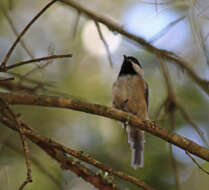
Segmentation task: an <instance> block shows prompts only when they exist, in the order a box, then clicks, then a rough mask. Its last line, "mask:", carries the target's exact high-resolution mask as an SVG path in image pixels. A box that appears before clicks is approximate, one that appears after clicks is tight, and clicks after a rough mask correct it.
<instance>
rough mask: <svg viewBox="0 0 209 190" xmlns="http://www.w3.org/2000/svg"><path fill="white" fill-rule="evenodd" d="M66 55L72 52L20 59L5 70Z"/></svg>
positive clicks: (70, 55) (68, 55)
mask: <svg viewBox="0 0 209 190" xmlns="http://www.w3.org/2000/svg"><path fill="white" fill-rule="evenodd" d="M67 57H72V54H64V55H52V56H47V57H40V58H36V59H30V60H27V61H21V62H19V63H15V64H13V65H9V66H7V67H6V70H9V69H13V68H15V67H19V66H22V65H25V64H28V63H34V62H40V61H46V60H50V59H60V58H67Z"/></svg>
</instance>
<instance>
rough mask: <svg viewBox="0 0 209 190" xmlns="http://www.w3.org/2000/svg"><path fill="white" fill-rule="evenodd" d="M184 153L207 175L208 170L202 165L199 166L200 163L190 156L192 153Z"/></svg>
mask: <svg viewBox="0 0 209 190" xmlns="http://www.w3.org/2000/svg"><path fill="white" fill-rule="evenodd" d="M185 153H186V154H187V155H188V156H189V157H190V158H191V159H192V161H193V162H194V163H195V164H196V165H197V167H198V168H199V169H201V170H202V171H203V172H205V173H206V174H208V175H209V172H208V171H207V170H205V169H204V168H202V167H201V166H200V164H199V163H198V162H197V161H196V160H195V159H194V158H193V157H192V155H191V154H190V153H189V152H188V151H185Z"/></svg>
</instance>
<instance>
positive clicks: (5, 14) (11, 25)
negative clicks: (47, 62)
mask: <svg viewBox="0 0 209 190" xmlns="http://www.w3.org/2000/svg"><path fill="white" fill-rule="evenodd" d="M2 12H3V14H4V16H5V18H6V20H7V22H8V23H9V25H10V27H11V29H12V31H13V32H14V34H15V36H16V37H17V38H18V36H19V34H18V31H17V29H16V28H15V25H14V23H13V21H12V19H11V18H10V16H9V14H8V13H7V12H6V11H5V10H4V9H3V8H2ZM20 45H21V46H22V47H23V49H24V50H25V52H26V53H27V54H28V55H29V57H30V58H31V59H34V56H33V55H32V53H31V52H30V50H29V49H28V48H27V46H26V45H25V42H24V41H23V39H20Z"/></svg>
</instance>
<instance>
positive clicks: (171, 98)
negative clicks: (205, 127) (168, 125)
mask: <svg viewBox="0 0 209 190" xmlns="http://www.w3.org/2000/svg"><path fill="white" fill-rule="evenodd" d="M158 60H159V62H160V65H161V67H162V70H163V75H164V77H165V81H166V85H167V88H168V98H169V101H172V102H173V103H174V104H175V106H176V107H177V108H178V109H179V110H180V111H181V113H182V115H183V117H184V118H185V120H187V121H188V122H189V123H190V124H191V126H192V127H193V128H194V129H195V131H196V132H197V134H198V135H199V136H200V138H201V139H202V141H203V142H204V143H205V144H206V145H207V147H209V143H208V141H207V140H206V138H205V137H204V134H203V133H202V131H201V130H200V129H199V127H198V126H197V125H196V123H195V122H194V121H193V119H192V118H191V117H190V115H189V113H188V112H187V111H186V110H185V108H184V107H183V106H182V105H181V104H180V103H179V101H178V100H177V98H176V95H175V93H174V91H173V88H172V86H171V81H170V76H169V73H168V70H167V68H166V67H165V65H164V63H163V60H162V58H160V57H159V56H158Z"/></svg>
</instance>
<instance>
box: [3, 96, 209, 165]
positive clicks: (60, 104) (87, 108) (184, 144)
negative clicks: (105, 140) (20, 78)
mask: <svg viewBox="0 0 209 190" xmlns="http://www.w3.org/2000/svg"><path fill="white" fill-rule="evenodd" d="M0 97H1V98H2V99H4V100H5V101H7V102H8V103H9V104H16V105H17V104H19V105H38V106H48V107H56V108H67V109H73V110H77V111H82V112H86V113H91V114H96V115H100V116H104V117H109V118H112V119H115V120H118V121H121V122H126V121H127V118H128V119H129V124H130V125H131V126H134V127H139V128H140V129H142V130H144V131H146V132H148V133H151V134H152V135H155V136H157V137H160V138H161V139H164V140H165V141H167V142H169V143H171V144H174V145H176V146H178V147H180V148H181V149H184V150H187V151H188V152H190V153H192V154H194V155H196V156H199V157H200V158H202V159H204V160H207V161H209V150H208V149H207V148H204V147H202V146H200V145H198V144H196V143H195V142H193V141H191V140H189V139H187V138H185V137H182V136H180V135H178V134H176V133H171V132H168V131H167V130H166V129H163V128H160V127H159V126H157V125H156V124H155V123H154V122H152V121H141V120H140V119H138V118H137V117H136V116H134V115H132V114H130V113H126V112H123V111H121V110H118V109H114V108H111V107H107V106H103V105H99V104H92V103H88V102H84V101H80V100H76V99H72V98H63V97H55V96H38V95H37V96H36V95H30V94H14V93H13V94H11V93H0Z"/></svg>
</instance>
